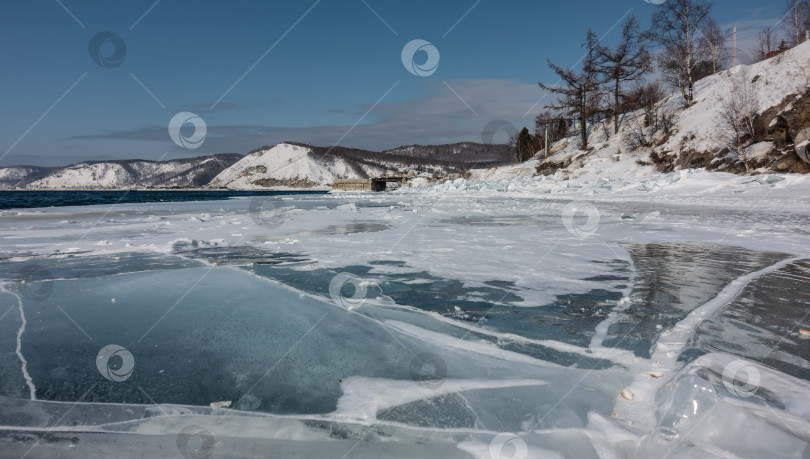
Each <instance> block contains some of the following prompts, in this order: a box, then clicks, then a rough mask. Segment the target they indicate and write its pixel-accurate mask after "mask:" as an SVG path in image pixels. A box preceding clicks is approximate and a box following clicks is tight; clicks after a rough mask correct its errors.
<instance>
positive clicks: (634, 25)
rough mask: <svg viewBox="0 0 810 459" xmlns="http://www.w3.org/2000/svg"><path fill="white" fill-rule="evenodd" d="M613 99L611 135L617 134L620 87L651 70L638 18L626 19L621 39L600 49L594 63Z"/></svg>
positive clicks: (636, 79)
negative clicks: (609, 46) (608, 46)
mask: <svg viewBox="0 0 810 459" xmlns="http://www.w3.org/2000/svg"><path fill="white" fill-rule="evenodd" d="M596 66H597V69H598V71H599V73H600V74H601V75H602V77H603V79H604V82H605V83H606V84H609V86H610V91H611V93H612V94H611V95H612V98H613V110H612V112H613V118H614V121H613V133H614V134H618V133H619V113H620V112H621V107H620V105H621V98H622V85H623V84H624V83H628V82H631V81H638V80H640V79H641V78H643V77H644V75H645V74H646V73H648V72H649V71H651V70H652V58H651V56H650V53H649V51H648V50H647V46H646V44H645V42H644V40H643V38H642V36H641V26H640V25H639V21H638V18H636V17H635V16H630V17H629V18H628V19H627V21H626V22H625V23H624V25H623V26H622V39H621V41H620V42H619V43H618V44H617V45H616V47H615V48H607V47H600V48H599V60H598V61H597V63H596Z"/></svg>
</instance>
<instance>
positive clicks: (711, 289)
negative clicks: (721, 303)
mask: <svg viewBox="0 0 810 459" xmlns="http://www.w3.org/2000/svg"><path fill="white" fill-rule="evenodd" d="M626 248H627V250H628V251H629V252H630V254H631V255H632V256H633V262H634V264H635V269H636V284H635V286H634V287H633V291H632V293H631V295H630V300H631V302H630V305H629V307H627V308H626V309H624V310H623V311H621V312H620V313H619V317H618V319H617V320H616V321H615V322H614V323H613V324H612V325H611V326H610V328H609V330H608V336H607V339H606V340H605V342H604V344H605V346H611V347H618V348H621V349H628V350H631V351H633V352H634V353H635V354H636V355H638V356H640V357H646V358H649V357H650V355H651V350H652V347H653V346H654V345H655V343H656V341H657V339H658V336H659V335H660V334H661V332H662V331H664V330H666V329H669V328H670V327H672V326H673V325H675V324H676V323H677V322H678V321H679V320H681V319H683V318H684V317H686V315H687V314H689V312H691V311H692V310H694V309H695V308H697V307H698V306H700V305H702V304H703V303H705V302H707V301H709V300H710V299H712V298H713V297H714V296H716V295H717V294H718V293H719V292H720V291H721V290H722V289H723V288H724V287H725V286H726V285H727V284H728V283H729V282H731V281H732V280H734V279H736V278H738V277H740V276H742V275H744V274H748V273H751V272H754V271H757V270H760V269H762V268H765V267H766V266H769V265H772V264H774V263H776V262H777V261H779V260H782V259H784V258H786V257H787V256H786V255H781V254H770V253H762V252H754V251H750V250H745V249H741V248H739V247H728V246H718V245H711V246H710V245H701V244H643V245H628V246H627V247H626Z"/></svg>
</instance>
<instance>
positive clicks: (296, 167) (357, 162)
mask: <svg viewBox="0 0 810 459" xmlns="http://www.w3.org/2000/svg"><path fill="white" fill-rule="evenodd" d="M509 159H511V148H510V147H508V146H505V145H483V144H477V143H459V144H453V145H435V146H418V145H414V146H410V147H400V148H397V149H393V150H387V151H383V152H373V151H366V150H357V149H350V148H343V147H334V148H331V147H312V146H308V145H303V144H297V143H292V142H287V143H281V144H279V145H275V146H272V147H262V148H260V149H258V150H256V151H253V152H251V153H250V154H248V155H247V156H245V157H244V158H243V159H242V160H241V161H239V162H238V163H236V164H234V165H233V166H231V167H230V168H228V169H227V170H224V171H222V173H220V174H219V175H218V176H217V177H216V178H215V179H214V180H213V181H212V182H211V183H210V186H211V187H215V188H230V189H262V188H267V187H295V188H328V187H329V186H330V185H331V184H332V182H334V181H335V180H336V179H353V178H368V177H370V176H375V175H381V174H383V173H385V172H388V171H410V170H414V171H416V172H417V173H419V174H421V175H433V176H435V175H444V174H448V173H452V172H462V171H464V170H466V169H468V168H470V167H471V166H474V165H480V164H504V163H507V162H508V161H509Z"/></svg>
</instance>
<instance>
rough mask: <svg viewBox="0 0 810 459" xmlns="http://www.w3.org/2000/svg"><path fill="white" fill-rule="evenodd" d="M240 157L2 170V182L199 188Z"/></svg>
mask: <svg viewBox="0 0 810 459" xmlns="http://www.w3.org/2000/svg"><path fill="white" fill-rule="evenodd" d="M239 158H241V155H234V154H226V155H214V156H204V157H198V158H188V159H181V160H172V161H143V160H129V161H101V162H85V163H79V164H73V165H70V166H65V167H60V168H50V169H47V170H43V168H34V167H27V166H21V167H17V166H15V167H8V168H2V169H0V183H8V184H9V185H8V186H9V187H16V188H24V189H31V190H45V189H47V190H59V189H118V188H130V187H150V186H151V187H199V186H203V185H205V184H207V183H208V182H209V181H211V179H212V178H213V177H214V176H215V175H216V174H218V173H219V172H220V171H222V170H224V169H225V168H227V167H228V166H230V165H231V164H233V163H234V162H236V161H237V160H238V159H239Z"/></svg>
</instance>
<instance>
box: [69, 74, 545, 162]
mask: <svg viewBox="0 0 810 459" xmlns="http://www.w3.org/2000/svg"><path fill="white" fill-rule="evenodd" d="M446 83H447V84H450V85H451V87H452V88H453V89H454V91H455V93H454V92H453V91H449V90H448V88H447V84H445V83H444V82H442V81H436V82H434V84H432V86H431V87H430V88H429V89H428V93H427V94H426V95H424V96H422V97H419V98H415V99H411V100H407V101H403V102H395V103H388V104H380V105H379V106H378V107H376V108H375V109H374V110H373V111H372V113H371V114H370V115H369V118H368V120H366V122H364V123H363V124H360V125H358V126H357V127H356V128H355V129H354V130H353V131H352V133H351V134H350V135H348V136H346V138H345V139H344V140H343V141H342V142H341V145H342V146H349V147H355V148H364V149H369V150H384V149H388V148H394V147H397V146H401V145H409V144H415V143H418V144H440V143H452V142H458V141H478V142H480V141H481V138H482V131H483V130H484V127H485V126H486V125H487V124H488V123H489V122H490V121H493V120H496V119H503V120H506V121H509V122H513V123H515V124H516V127H518V128H520V127H522V125H521V126H517V124H518V123H525V122H526V121H524V120H523V119H522V114H523V113H525V111H526V110H528V109H529V108H530V107H531V106H532V104H533V103H534V102H535V101H536V100H537V96H538V94H539V93H540V90H539V88H538V87H537V86H536V85H534V84H526V83H522V82H516V81H512V80H498V79H488V80H449V81H447V82H446ZM201 105H204V104H201ZM224 106H226V104H220V105H219V106H218V107H217V109H218V110H219V109H221V108H223V107H224ZM369 107H370V105H360V106H358V107H356V111H357V112H358V113H363V112H365V111H366V110H368V108H369ZM227 108H230V109H236V108H238V107H236V106H231V107H227ZM471 108H472V110H471ZM201 112H202V111H201ZM342 112H343V113H345V114H351V113H352V110H345V111H342ZM331 113H335V111H334V110H332V111H331ZM220 118H226V116H222V117H220ZM530 122H531V120H530ZM350 126H351V124H346V125H313V126H299V127H280V126H264V125H260V124H227V123H222V124H214V123H211V124H209V125H208V137H207V138H206V140H205V144H204V146H203V148H201V149H200V150H191V151H189V152H188V153H190V154H192V153H193V154H200V153H218V152H246V151H249V150H252V149H253V148H256V147H258V146H262V145H271V144H275V143H279V142H283V141H298V142H307V143H312V144H313V145H320V146H330V145H334V144H335V143H336V142H337V141H338V140H339V139H340V138H341V137H342V136H343V135H344V134H345V133H346V131H347V130H348V129H349V127H350ZM71 139H72V140H98V139H105V140H126V141H150V142H162V143H164V144H166V143H167V142H168V137H167V133H166V126H155V125H152V126H144V127H138V128H134V129H129V130H108V131H101V132H98V133H92V134H84V135H77V136H73V137H71ZM169 147H170V146H169ZM169 147H167V148H169Z"/></svg>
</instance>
